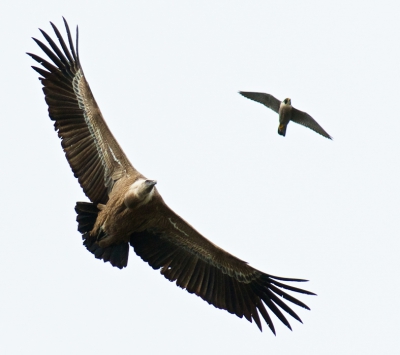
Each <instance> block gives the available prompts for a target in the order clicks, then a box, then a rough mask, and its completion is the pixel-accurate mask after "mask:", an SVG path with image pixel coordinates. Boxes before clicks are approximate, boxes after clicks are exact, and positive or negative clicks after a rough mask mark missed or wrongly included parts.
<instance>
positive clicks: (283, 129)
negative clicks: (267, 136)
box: [278, 124, 287, 136]
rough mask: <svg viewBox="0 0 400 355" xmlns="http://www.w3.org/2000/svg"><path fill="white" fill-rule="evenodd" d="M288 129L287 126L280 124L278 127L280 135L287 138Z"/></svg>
mask: <svg viewBox="0 0 400 355" xmlns="http://www.w3.org/2000/svg"><path fill="white" fill-rule="evenodd" d="M286 127H287V125H283V124H280V125H279V127H278V134H280V135H281V136H285V135H286Z"/></svg>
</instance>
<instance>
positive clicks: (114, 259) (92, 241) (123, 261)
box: [75, 202, 129, 269]
mask: <svg viewBox="0 0 400 355" xmlns="http://www.w3.org/2000/svg"><path fill="white" fill-rule="evenodd" d="M75 211H76V213H77V217H76V221H77V222H78V231H79V232H81V233H82V239H83V245H84V246H85V247H86V249H87V250H89V251H90V252H91V253H92V254H94V256H95V257H96V258H97V259H102V260H104V262H106V261H109V262H110V263H111V265H112V266H116V267H117V268H120V269H122V268H123V267H125V266H126V265H127V264H128V255H129V244H128V243H121V244H116V245H110V246H109V247H107V248H100V246H99V245H98V244H97V239H101V238H102V237H104V236H101V235H100V236H99V238H98V237H93V236H91V235H90V231H91V230H92V229H93V226H94V224H95V222H96V219H97V215H98V213H99V212H100V210H99V209H98V208H97V206H96V205H95V204H93V203H89V202H77V203H76V206H75ZM102 233H103V234H104V232H102Z"/></svg>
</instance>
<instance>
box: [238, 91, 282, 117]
mask: <svg viewBox="0 0 400 355" xmlns="http://www.w3.org/2000/svg"><path fill="white" fill-rule="evenodd" d="M239 94H241V95H243V96H244V97H247V98H248V99H250V100H254V101H257V102H260V103H262V104H263V105H265V106H267V107H268V108H270V109H271V110H273V111H275V112H276V113H279V106H280V105H281V102H280V101H279V100H278V99H277V98H275V97H273V96H272V95H270V94H265V93H263V92H249V91H239Z"/></svg>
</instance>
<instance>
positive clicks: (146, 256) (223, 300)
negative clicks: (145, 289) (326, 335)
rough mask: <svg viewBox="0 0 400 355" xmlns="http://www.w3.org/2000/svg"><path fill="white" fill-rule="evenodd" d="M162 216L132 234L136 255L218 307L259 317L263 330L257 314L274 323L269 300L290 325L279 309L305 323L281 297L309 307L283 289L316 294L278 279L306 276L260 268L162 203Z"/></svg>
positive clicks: (278, 314) (284, 321) (272, 306)
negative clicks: (285, 275) (283, 274)
mask: <svg viewBox="0 0 400 355" xmlns="http://www.w3.org/2000/svg"><path fill="white" fill-rule="evenodd" d="M159 212H160V215H161V216H162V218H160V219H158V223H157V226H155V227H154V228H152V229H151V230H146V231H143V232H139V233H134V234H133V235H132V236H131V241H130V243H131V245H132V246H133V248H134V250H135V252H136V254H138V255H139V256H140V257H141V258H142V259H143V260H144V261H146V262H147V263H149V265H150V266H151V267H153V269H160V268H161V274H162V275H164V277H165V278H167V279H168V280H170V281H176V284H177V285H178V286H180V287H182V288H184V289H186V290H187V291H188V292H190V293H195V294H196V295H197V296H200V297H201V298H202V299H203V300H205V301H207V302H208V303H209V304H212V305H214V306H215V307H216V308H220V309H225V310H227V311H228V312H229V313H233V314H236V315H237V316H238V317H240V318H242V317H243V316H244V317H245V318H246V319H247V320H248V321H250V322H252V320H254V321H255V323H256V324H257V326H258V327H259V328H260V330H261V329H262V326H261V321H260V316H259V313H261V316H262V317H263V318H264V320H265V322H266V323H267V324H268V326H269V327H270V329H271V330H272V332H273V333H274V334H275V328H274V325H273V323H272V320H271V318H270V316H269V314H268V312H267V310H266V308H265V306H264V305H266V306H267V307H268V308H269V309H270V310H271V311H272V312H273V313H274V314H275V315H276V316H277V317H278V318H279V319H280V320H281V321H282V322H283V323H284V324H285V325H286V326H287V327H288V328H289V329H291V327H290V324H289V322H288V320H287V319H286V317H285V316H284V314H283V313H282V312H281V310H283V311H285V312H286V313H288V314H289V315H291V316H292V317H293V318H295V319H297V320H298V321H300V322H301V319H300V318H299V316H298V315H297V314H296V313H295V312H294V311H293V310H292V309H291V308H290V307H289V306H288V305H287V304H286V303H285V302H284V301H283V300H284V299H285V300H287V301H289V302H291V303H293V304H296V305H298V306H300V307H303V308H306V309H309V308H308V307H307V306H306V305H305V304H304V303H302V302H301V301H299V300H297V299H296V298H294V297H293V296H291V295H289V294H288V293H286V292H285V291H283V290H284V289H285V290H289V291H294V292H299V293H304V294H308V295H313V293H312V292H309V291H305V290H302V289H300V288H296V287H292V286H289V285H286V284H284V283H282V282H280V281H295V282H303V281H306V280H301V279H291V278H282V277H277V276H272V275H268V274H265V273H263V272H261V271H258V270H256V269H254V268H252V267H251V266H249V265H248V264H247V263H246V262H244V261H242V260H240V259H238V258H236V257H235V256H233V255H231V254H229V253H228V252H226V251H225V250H223V249H221V248H219V247H218V246H216V245H215V244H213V243H211V242H210V241H209V240H207V239H206V238H204V237H203V236H202V235H201V234H200V233H198V232H197V231H196V230H195V229H194V228H193V227H192V226H190V225H189V224H188V223H187V222H185V221H184V220H183V219H182V218H181V217H179V216H178V215H177V214H175V213H174V212H173V211H172V210H171V209H169V208H168V207H167V206H166V205H164V209H160V211H159Z"/></svg>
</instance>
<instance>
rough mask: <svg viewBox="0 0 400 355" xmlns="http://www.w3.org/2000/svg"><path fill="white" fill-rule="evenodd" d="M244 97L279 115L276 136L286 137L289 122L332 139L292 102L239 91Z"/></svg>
mask: <svg viewBox="0 0 400 355" xmlns="http://www.w3.org/2000/svg"><path fill="white" fill-rule="evenodd" d="M239 93H240V94H242V95H243V96H244V97H247V98H248V99H251V100H254V101H257V102H260V103H262V104H263V105H265V106H267V107H268V108H270V109H271V110H273V111H275V112H276V113H278V114H279V126H278V134H280V135H281V136H285V135H286V128H287V125H288V124H289V122H290V121H293V122H296V123H298V124H301V125H303V126H305V127H308V128H310V129H312V130H313V131H314V132H317V133H319V134H320V135H321V136H324V137H326V138H329V139H332V137H331V136H330V135H329V134H328V133H327V132H326V131H325V130H324V129H323V128H322V127H321V126H320V125H319V124H318V122H317V121H316V120H314V119H313V118H312V117H311V116H310V115H309V114H308V113H306V112H303V111H300V110H298V109H297V108H294V107H293V106H292V100H291V99H289V98H286V99H285V100H283V101H282V102H280V101H279V100H278V99H277V98H275V97H273V96H272V95H270V94H265V93H263V92H249V91H239Z"/></svg>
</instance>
